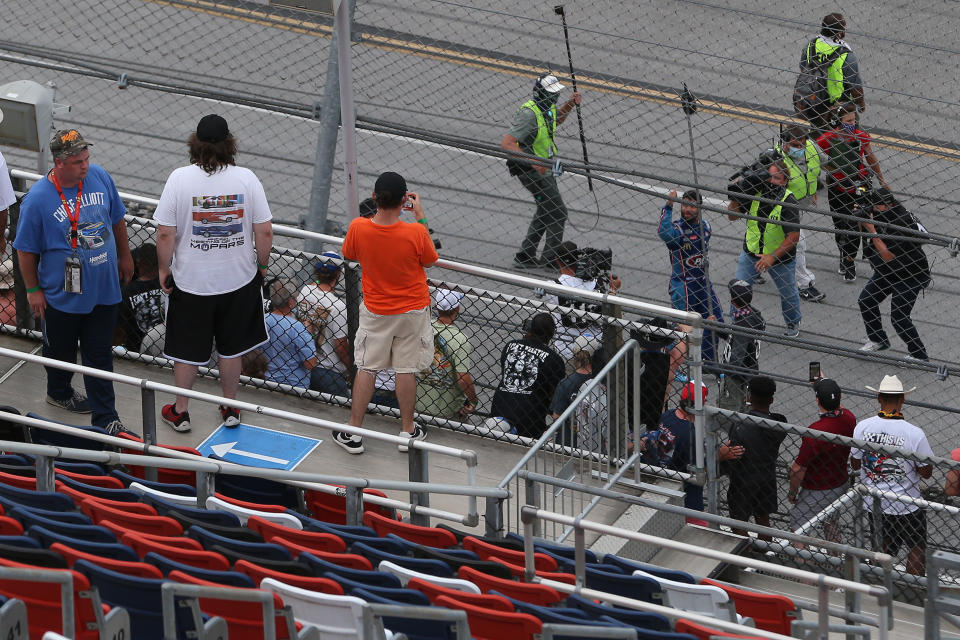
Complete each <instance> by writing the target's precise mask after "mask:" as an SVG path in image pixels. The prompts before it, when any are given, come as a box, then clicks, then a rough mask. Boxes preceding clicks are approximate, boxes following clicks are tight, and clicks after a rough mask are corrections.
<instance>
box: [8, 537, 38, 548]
mask: <svg viewBox="0 0 960 640" xmlns="http://www.w3.org/2000/svg"><path fill="white" fill-rule="evenodd" d="M0 544H6V545H10V546H13V547H22V548H25V549H41V548H43V547H42V545H41V544H40V543H39V542H37V541H36V540H34V539H33V538H31V537H30V536H0Z"/></svg>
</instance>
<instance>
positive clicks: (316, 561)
mask: <svg viewBox="0 0 960 640" xmlns="http://www.w3.org/2000/svg"><path fill="white" fill-rule="evenodd" d="M297 559H298V560H299V561H300V562H302V563H304V564H306V565H307V566H308V567H310V568H311V569H313V572H314V575H317V576H320V577H322V578H331V579H335V578H336V577H337V576H343V577H344V578H347V579H348V580H353V581H355V582H362V583H366V584H371V585H374V586H380V587H387V588H394V589H399V588H400V587H401V586H402V585H401V584H400V579H399V578H397V577H396V576H393V575H390V574H389V573H383V572H382V571H364V570H362V569H349V568H347V567H342V566H340V565H338V564H333V563H332V562H327V561H326V560H323V559H321V558H318V557H317V556H315V555H313V554H312V553H301V554H300V555H299V556H298V557H297ZM327 573H330V574H332V575H326V574H327Z"/></svg>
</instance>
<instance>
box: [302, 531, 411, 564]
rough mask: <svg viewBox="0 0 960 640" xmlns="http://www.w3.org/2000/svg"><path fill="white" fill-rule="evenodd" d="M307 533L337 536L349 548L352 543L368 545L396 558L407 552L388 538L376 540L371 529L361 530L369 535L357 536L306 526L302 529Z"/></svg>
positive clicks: (345, 532) (403, 547) (401, 545)
mask: <svg viewBox="0 0 960 640" xmlns="http://www.w3.org/2000/svg"><path fill="white" fill-rule="evenodd" d="M304 528H305V529H306V530H307V531H316V532H319V533H332V534H333V535H335V536H338V537H339V538H340V539H341V540H343V542H344V543H345V544H346V545H347V546H350V545H351V544H353V543H354V542H363V543H364V544H368V545H370V546H371V547H373V548H374V549H380V550H381V551H386V552H387V553H395V554H397V555H398V556H402V555H403V554H405V553H406V552H407V547H406V546H404V545H403V544H401V543H399V542H396V541H394V540H390V539H389V538H378V537H377V534H376V532H375V531H374V530H373V529H367V527H363V529H365V530H367V531H369V532H370V533H369V535H366V534H364V535H357V534H354V533H352V532H350V531H344V530H343V529H335V528H333V527H322V526H321V527H318V526H315V525H308V526H306V527H304Z"/></svg>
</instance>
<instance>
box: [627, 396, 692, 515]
mask: <svg viewBox="0 0 960 640" xmlns="http://www.w3.org/2000/svg"><path fill="white" fill-rule="evenodd" d="M700 388H701V390H702V391H701V393H702V394H703V400H704V401H706V399H707V388H706V387H704V386H702V387H700ZM695 393H696V385H695V384H694V383H693V382H688V383H687V384H686V385H685V386H684V387H683V391H681V392H680V403H679V404H678V405H677V408H676V409H673V410H671V411H666V412H664V414H663V415H662V416H660V423H659V424H658V425H657V428H656V429H653V430H650V431H647V433H646V434H644V435H643V437H642V438H641V447H642V448H643V452H644V455H643V458H644V461H645V462H648V463H649V464H654V465H656V466H662V467H665V468H667V469H673V470H674V471H683V472H687V471H688V469H687V467H688V466H689V465H690V464H692V463H693V462H694V440H693V417H694V416H693V407H694V400H695V399H696V395H695ZM683 490H684V492H685V493H686V495H685V497H684V500H683V506H685V507H686V508H687V509H696V510H697V511H703V487H701V486H699V485H695V484H690V483H688V482H685V483H684V485H683Z"/></svg>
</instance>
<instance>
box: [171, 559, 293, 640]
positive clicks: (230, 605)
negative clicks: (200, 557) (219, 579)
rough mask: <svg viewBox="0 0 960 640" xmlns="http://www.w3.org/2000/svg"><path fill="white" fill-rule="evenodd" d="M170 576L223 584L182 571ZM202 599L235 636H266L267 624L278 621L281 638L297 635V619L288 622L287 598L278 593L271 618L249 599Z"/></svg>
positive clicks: (257, 639)
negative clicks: (285, 612)
mask: <svg viewBox="0 0 960 640" xmlns="http://www.w3.org/2000/svg"><path fill="white" fill-rule="evenodd" d="M168 579H170V580H173V581H175V582H183V583H185V584H194V585H199V586H207V587H222V586H223V585H222V584H218V583H216V582H210V581H208V580H204V579H202V578H198V577H196V576H193V575H190V574H187V573H182V572H180V571H171V572H170V575H169V576H168ZM199 602H200V610H201V611H203V612H204V613H206V614H208V615H212V616H219V617H221V618H223V619H224V620H225V621H226V623H227V631H228V632H229V637H230V638H231V640H263V637H264V626H265V625H266V624H272V625H274V629H275V633H276V636H275V637H276V639H277V640H289V639H291V638H296V637H297V629H296V627H295V625H294V624H293V620H292V619H291V620H290V621H289V624H288V620H287V618H286V617H285V616H284V604H283V600H281V599H280V596H278V595H277V594H273V609H274V619H273V620H269V621H268V620H264V619H263V608H262V607H260V606H252V605H253V603H251V602H249V601H242V600H227V599H225V598H199Z"/></svg>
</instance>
